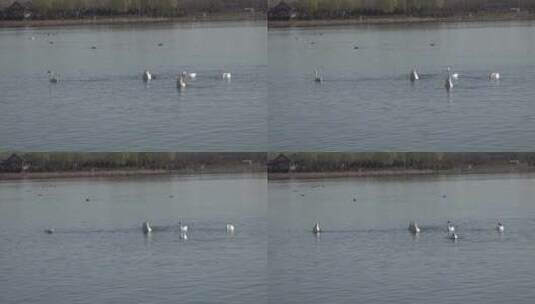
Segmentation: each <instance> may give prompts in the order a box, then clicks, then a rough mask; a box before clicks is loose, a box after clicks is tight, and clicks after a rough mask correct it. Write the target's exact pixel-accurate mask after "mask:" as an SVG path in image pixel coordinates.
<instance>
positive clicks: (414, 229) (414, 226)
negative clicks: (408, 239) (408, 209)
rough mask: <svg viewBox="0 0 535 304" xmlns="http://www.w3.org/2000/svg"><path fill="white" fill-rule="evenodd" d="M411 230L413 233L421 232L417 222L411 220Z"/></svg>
mask: <svg viewBox="0 0 535 304" xmlns="http://www.w3.org/2000/svg"><path fill="white" fill-rule="evenodd" d="M409 231H410V232H412V233H420V231H421V230H420V227H419V226H418V224H417V223H416V222H410V223H409Z"/></svg>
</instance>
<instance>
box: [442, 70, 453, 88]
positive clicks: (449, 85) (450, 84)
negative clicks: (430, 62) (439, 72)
mask: <svg viewBox="0 0 535 304" xmlns="http://www.w3.org/2000/svg"><path fill="white" fill-rule="evenodd" d="M444 87H445V88H446V90H448V91H450V90H451V89H453V79H452V78H451V69H450V68H449V67H448V77H446V81H445V83H444Z"/></svg>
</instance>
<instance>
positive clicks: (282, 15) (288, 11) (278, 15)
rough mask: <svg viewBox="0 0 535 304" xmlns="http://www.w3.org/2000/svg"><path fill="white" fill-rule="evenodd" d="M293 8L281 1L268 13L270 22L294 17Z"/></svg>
mask: <svg viewBox="0 0 535 304" xmlns="http://www.w3.org/2000/svg"><path fill="white" fill-rule="evenodd" d="M292 12H293V7H291V6H290V5H289V4H288V3H286V2H284V1H281V2H279V4H277V5H275V6H274V7H272V8H271V9H270V10H269V11H268V19H270V20H289V19H290V18H291V17H292Z"/></svg>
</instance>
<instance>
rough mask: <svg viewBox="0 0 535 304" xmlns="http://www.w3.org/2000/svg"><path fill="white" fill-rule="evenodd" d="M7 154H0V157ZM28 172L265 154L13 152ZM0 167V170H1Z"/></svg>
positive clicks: (188, 167)
mask: <svg viewBox="0 0 535 304" xmlns="http://www.w3.org/2000/svg"><path fill="white" fill-rule="evenodd" d="M10 155H11V153H7V152H2V153H0V162H1V160H5V159H7V158H8V157H9V156H10ZM16 155H18V156H19V157H21V158H22V159H23V160H24V163H25V164H28V165H29V171H30V172H69V171H91V170H181V171H192V172H196V171H199V170H202V169H210V168H229V169H232V168H241V167H247V168H248V167H250V166H253V167H260V168H261V167H262V166H264V164H265V159H266V155H265V153H211V152H205V153H193V152H192V153H175V152H169V153H167V152H105V153H103V152H102V153H101V152H87V153H85V152H50V153H49V152H27V153H17V154H16ZM1 171H2V170H1V166H0V172H1Z"/></svg>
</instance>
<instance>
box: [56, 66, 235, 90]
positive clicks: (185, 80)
mask: <svg viewBox="0 0 535 304" xmlns="http://www.w3.org/2000/svg"><path fill="white" fill-rule="evenodd" d="M47 74H48V80H49V81H50V83H54V84H56V83H59V82H60V74H59V73H57V72H53V71H50V70H49V71H48V72H47ZM196 78H197V73H193V72H188V71H183V72H182V73H180V74H178V75H177V77H176V87H177V88H178V89H179V90H183V89H185V88H186V87H187V86H188V85H189V83H190V81H192V80H195V79H196ZM220 78H221V79H223V80H226V81H230V80H231V79H232V74H231V73H229V72H223V73H221V74H220ZM141 79H142V80H143V82H145V83H149V82H150V81H152V80H153V79H156V77H155V75H154V74H152V73H151V72H150V71H149V70H145V71H143V74H142V76H141Z"/></svg>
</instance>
